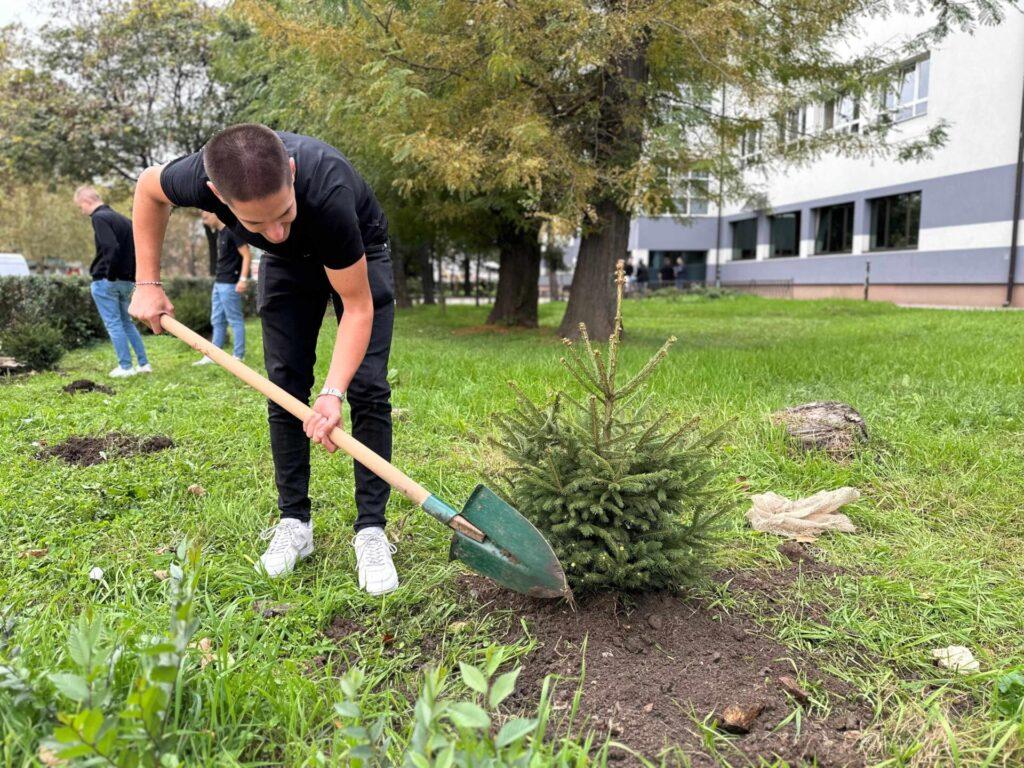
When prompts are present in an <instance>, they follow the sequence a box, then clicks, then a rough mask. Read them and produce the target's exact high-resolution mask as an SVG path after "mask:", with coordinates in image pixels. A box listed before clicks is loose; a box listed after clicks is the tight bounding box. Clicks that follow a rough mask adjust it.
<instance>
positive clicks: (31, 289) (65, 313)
mask: <svg viewBox="0 0 1024 768" xmlns="http://www.w3.org/2000/svg"><path fill="white" fill-rule="evenodd" d="M89 286H90V281H89V280H88V279H83V278H80V277H48V276H42V275H34V276H31V277H0V333H3V332H4V331H5V330H7V329H8V328H9V327H10V326H12V325H14V324H16V323H19V322H45V323H49V324H51V325H54V326H58V327H60V328H62V329H63V332H64V345H65V347H67V348H68V349H76V348H77V347H81V346H83V345H85V344H88V343H89V342H90V341H93V340H94V339H101V338H104V337H105V336H106V331H105V330H104V328H103V321H102V320H101V319H100V316H99V313H98V312H97V311H96V306H95V305H94V304H93V300H92V294H91V293H90V290H89Z"/></svg>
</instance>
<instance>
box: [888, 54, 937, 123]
mask: <svg viewBox="0 0 1024 768" xmlns="http://www.w3.org/2000/svg"><path fill="white" fill-rule="evenodd" d="M930 63H931V60H930V59H929V57H928V56H925V57H924V58H923V59H918V60H917V61H913V62H910V63H909V64H905V65H903V66H902V67H900V70H899V73H898V76H897V78H896V82H895V83H894V84H893V85H891V86H890V87H889V88H888V90H886V92H885V109H886V111H887V112H888V114H889V116H890V118H891V119H892V120H893V121H894V122H897V123H900V122H903V121H904V120H909V119H910V118H912V117H917V116H919V115H925V114H928V80H929V69H930Z"/></svg>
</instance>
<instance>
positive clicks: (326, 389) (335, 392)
mask: <svg viewBox="0 0 1024 768" xmlns="http://www.w3.org/2000/svg"><path fill="white" fill-rule="evenodd" d="M324 395H334V396H335V397H336V398H338V399H339V400H341V402H345V392H344V391H343V390H340V389H335V388H334V387H324V388H323V389H321V390H320V394H319V395H317V397H323V396H324Z"/></svg>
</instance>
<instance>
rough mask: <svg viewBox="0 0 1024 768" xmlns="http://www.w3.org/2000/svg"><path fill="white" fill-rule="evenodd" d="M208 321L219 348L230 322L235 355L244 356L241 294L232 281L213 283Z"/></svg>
mask: <svg viewBox="0 0 1024 768" xmlns="http://www.w3.org/2000/svg"><path fill="white" fill-rule="evenodd" d="M210 306H211V307H212V310H211V312H210V322H211V323H213V343H214V346H216V347H218V348H221V347H223V346H224V341H225V340H226V339H227V335H228V324H229V323H230V324H231V336H232V339H233V341H234V344H235V351H234V352H232V354H233V355H234V356H235V357H238V358H243V357H245V318H244V317H243V316H242V294H240V293H239V292H238V291H236V290H235V284H234V283H214V284H213V295H212V296H211V297H210Z"/></svg>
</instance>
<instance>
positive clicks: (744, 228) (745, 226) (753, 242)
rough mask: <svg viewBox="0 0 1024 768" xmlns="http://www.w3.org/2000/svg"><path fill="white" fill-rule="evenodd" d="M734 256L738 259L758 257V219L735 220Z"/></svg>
mask: <svg viewBox="0 0 1024 768" xmlns="http://www.w3.org/2000/svg"><path fill="white" fill-rule="evenodd" d="M732 258H733V259H734V260H736V261H746V260H749V259H755V258H757V219H743V221H736V222H733V224H732Z"/></svg>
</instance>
